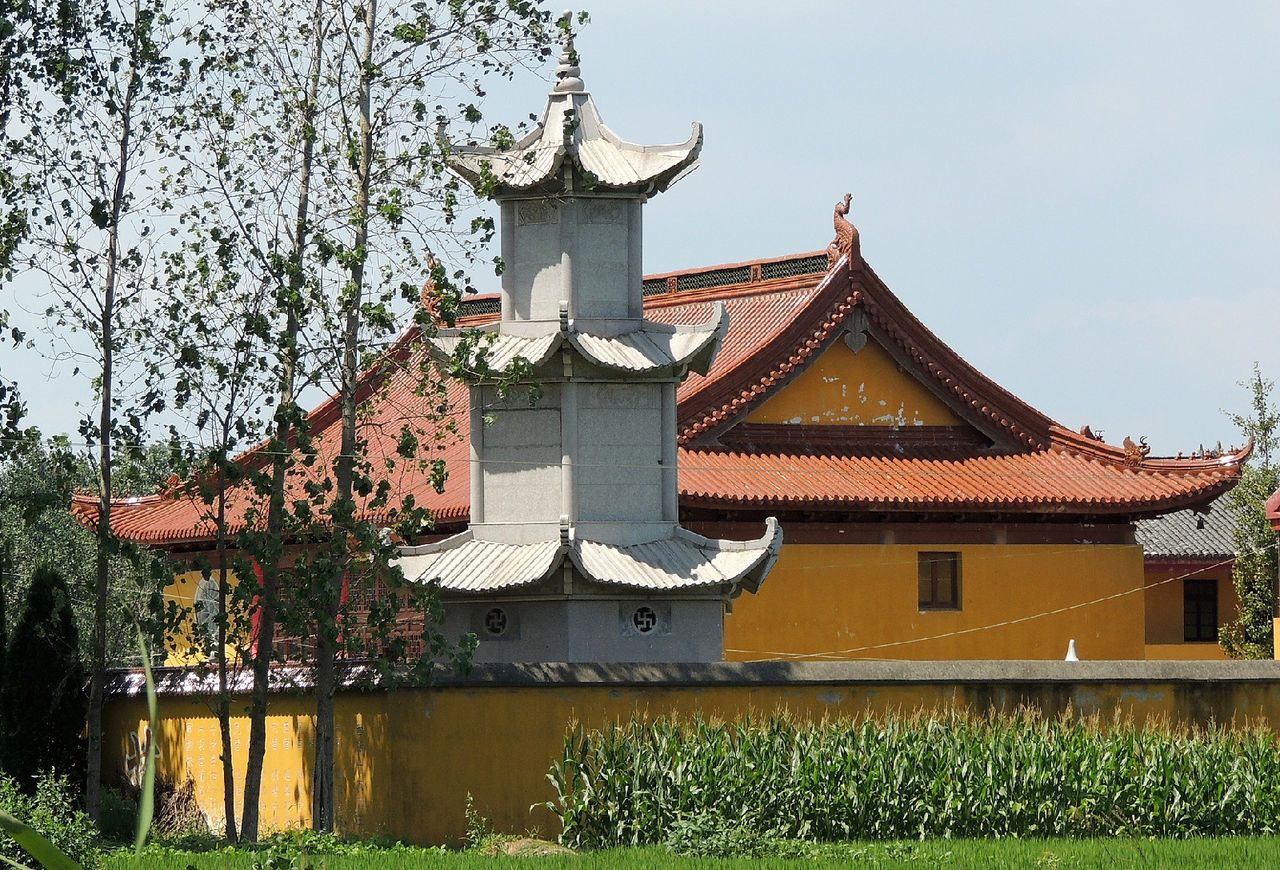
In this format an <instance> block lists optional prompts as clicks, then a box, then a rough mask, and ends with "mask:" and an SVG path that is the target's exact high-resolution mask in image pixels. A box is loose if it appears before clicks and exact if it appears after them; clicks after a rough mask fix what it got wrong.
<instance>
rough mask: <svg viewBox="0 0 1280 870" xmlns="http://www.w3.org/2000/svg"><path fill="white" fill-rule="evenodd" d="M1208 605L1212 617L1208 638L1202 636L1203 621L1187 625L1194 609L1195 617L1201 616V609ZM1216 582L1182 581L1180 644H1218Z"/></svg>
mask: <svg viewBox="0 0 1280 870" xmlns="http://www.w3.org/2000/svg"><path fill="white" fill-rule="evenodd" d="M1209 589H1212V590H1213V592H1212V595H1210V594H1208V590H1209ZM1205 605H1208V607H1209V612H1210V613H1211V614H1212V615H1213V619H1212V620H1211V622H1212V624H1213V625H1212V629H1211V630H1210V631H1209V634H1210V635H1211V636H1210V637H1204V636H1202V635H1203V633H1202V632H1201V623H1202V622H1203V619H1196V620H1195V624H1194V625H1191V624H1189V623H1188V617H1190V616H1191V615H1192V608H1193V607H1194V609H1195V613H1196V615H1197V616H1201V615H1202V614H1201V609H1200V608H1201V607H1203V606H1205ZM1218 628H1219V626H1218V581H1217V580H1213V579H1209V580H1183V581H1182V642H1183V643H1217V642H1218Z"/></svg>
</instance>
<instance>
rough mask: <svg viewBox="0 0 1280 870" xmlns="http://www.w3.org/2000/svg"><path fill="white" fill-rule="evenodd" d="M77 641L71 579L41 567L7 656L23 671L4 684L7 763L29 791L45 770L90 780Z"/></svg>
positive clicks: (33, 581)
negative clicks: (83, 735)
mask: <svg viewBox="0 0 1280 870" xmlns="http://www.w3.org/2000/svg"><path fill="white" fill-rule="evenodd" d="M79 643H80V641H79V637H78V632H77V631H76V621H75V617H74V615H73V614H72V610H71V597H70V594H69V593H68V591H67V584H66V581H65V580H64V579H63V577H62V575H61V574H60V573H59V572H57V571H55V570H53V569H52V568H40V569H38V570H37V571H36V572H35V574H34V575H33V576H32V579H31V588H30V589H29V590H28V592H27V598H26V602H25V604H24V606H23V610H22V615H21V617H19V619H18V623H17V625H15V626H14V629H13V638H12V640H11V641H10V642H9V649H8V653H7V656H8V659H9V661H16V662H22V663H23V666H22V667H21V668H17V669H15V671H14V672H13V673H12V674H11V675H10V679H8V680H6V681H5V685H4V709H5V710H6V711H7V713H8V715H6V717H5V723H4V726H5V735H4V752H5V765H4V766H5V770H6V771H7V772H8V773H9V774H11V775H12V776H13V777H14V778H15V779H17V780H18V782H19V784H20V785H21V786H22V787H23V788H25V789H27V790H29V791H34V789H35V785H36V775H37V774H39V773H42V772H44V771H51V770H58V771H60V772H63V773H70V774H72V775H73V776H74V777H75V778H76V779H81V778H82V777H83V775H84V769H83V768H82V767H80V765H79V764H77V761H78V760H80V759H83V758H84V755H83V754H82V752H83V746H82V741H81V736H80V735H81V731H82V729H83V727H84V721H85V702H84V695H83V694H82V689H81V687H82V686H83V684H84V668H83V667H82V666H81V664H80V655H79Z"/></svg>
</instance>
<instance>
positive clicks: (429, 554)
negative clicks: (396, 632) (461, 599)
mask: <svg viewBox="0 0 1280 870" xmlns="http://www.w3.org/2000/svg"><path fill="white" fill-rule="evenodd" d="M563 561H564V549H563V548H562V547H561V546H560V541H559V540H551V541H539V542H536V543H533V544H503V543H497V542H495V541H479V540H476V539H475V536H474V534H473V532H472V531H471V530H470V529H468V530H467V531H465V532H462V533H461V534H458V535H454V536H453V537H450V538H445V539H444V540H443V541H437V542H436V543H434V544H423V545H420V546H417V547H403V548H401V550H400V556H399V558H397V559H395V560H394V561H393V563H392V564H395V565H398V566H399V567H400V570H401V571H403V572H404V576H405V579H406V580H408V581H409V582H411V583H434V584H436V585H438V586H439V588H440V589H441V590H443V591H446V592H463V593H473V594H484V593H487V592H501V591H506V590H509V589H516V588H520V587H524V586H532V585H535V584H537V583H540V582H541V581H542V580H544V579H546V578H547V577H548V576H549V575H550V574H551V573H552V572H553V571H555V570H556V568H558V567H559V566H560V563H561V562H563Z"/></svg>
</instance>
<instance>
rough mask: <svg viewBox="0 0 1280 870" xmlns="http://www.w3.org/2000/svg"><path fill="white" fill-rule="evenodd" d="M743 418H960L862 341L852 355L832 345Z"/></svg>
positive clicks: (943, 421) (924, 421) (893, 422)
mask: <svg viewBox="0 0 1280 870" xmlns="http://www.w3.org/2000/svg"><path fill="white" fill-rule="evenodd" d="M747 422H748V423H795V424H807V425H834V426H958V425H961V424H962V423H963V422H964V421H963V420H961V419H960V418H959V417H957V416H956V415H955V413H954V412H953V411H952V410H951V409H950V408H948V407H947V406H946V405H944V404H943V403H942V402H941V401H939V400H938V399H937V398H936V397H935V396H934V395H933V394H932V393H930V392H929V391H928V390H927V389H925V388H924V387H923V386H922V385H921V384H920V382H919V381H917V380H916V379H915V378H914V377H912V376H911V375H909V374H907V373H906V372H904V371H902V369H901V368H900V367H899V366H898V363H897V362H896V361H895V360H894V359H893V357H891V356H890V355H889V353H888V352H887V351H886V350H885V349H884V348H882V347H880V345H878V344H876V342H875V341H874V340H870V339H868V341H867V343H866V345H865V346H864V347H863V348H862V350H860V351H858V352H857V353H856V354H855V353H854V352H853V351H851V350H850V349H849V348H848V347H846V346H845V344H844V343H843V342H836V343H835V344H833V345H832V346H831V347H830V348H828V349H827V350H826V351H825V352H824V353H823V354H822V356H820V357H819V358H818V359H817V360H815V361H814V362H813V363H812V364H811V365H810V366H809V367H808V368H806V369H805V370H804V372H802V373H801V374H800V375H799V376H798V377H796V379H795V380H793V381H792V382H791V383H789V384H787V385H786V386H785V387H783V388H782V389H781V390H779V391H778V392H777V393H776V394H775V395H773V396H772V397H770V398H769V399H768V400H766V401H765V402H764V404H762V405H761V406H760V407H759V408H757V409H756V410H755V411H753V412H752V413H751V414H750V415H748V417H747Z"/></svg>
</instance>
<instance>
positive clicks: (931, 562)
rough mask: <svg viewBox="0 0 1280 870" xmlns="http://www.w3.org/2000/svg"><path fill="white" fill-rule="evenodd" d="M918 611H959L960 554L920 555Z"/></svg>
mask: <svg viewBox="0 0 1280 870" xmlns="http://www.w3.org/2000/svg"><path fill="white" fill-rule="evenodd" d="M920 609H921V610H959V609H960V554H959V553H921V554H920Z"/></svg>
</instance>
